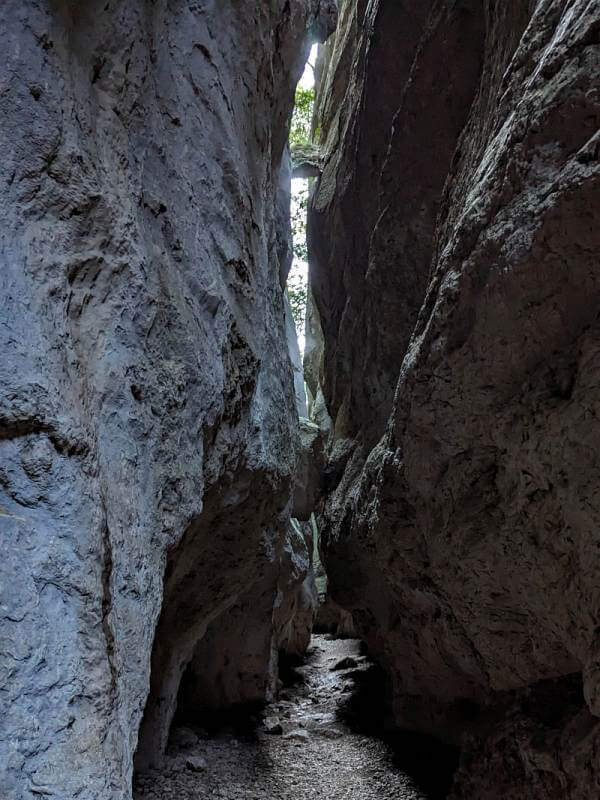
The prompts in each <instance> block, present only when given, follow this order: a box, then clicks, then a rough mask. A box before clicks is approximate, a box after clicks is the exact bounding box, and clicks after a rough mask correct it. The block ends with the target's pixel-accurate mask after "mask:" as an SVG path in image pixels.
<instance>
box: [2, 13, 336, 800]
mask: <svg viewBox="0 0 600 800" xmlns="http://www.w3.org/2000/svg"><path fill="white" fill-rule="evenodd" d="M330 15H331V8H330V4H324V6H323V7H321V4H320V3H319V2H317V1H316V0H310V1H309V0H297V2H294V3H291V4H284V3H272V4H256V3H250V2H242V3H235V4H230V3H226V4H223V3H216V2H214V0H208V1H207V2H202V3H198V2H189V3H183V4H181V3H179V4H177V3H176V4H173V3H166V2H162V0H161V1H159V2H156V3H140V2H138V0H116V1H115V2H111V3H104V2H103V3H95V2H92V3H79V2H75V0H62V1H61V2H52V3H45V2H43V3H39V2H36V1H35V0H27V1H26V2H23V0H18V2H17V0H7V1H6V2H4V3H2V4H1V7H0V44H1V49H2V53H3V60H2V65H1V67H0V119H1V122H0V125H1V128H2V134H1V136H0V186H1V187H2V191H1V192H0V209H1V212H2V232H1V237H0V295H1V297H2V307H1V310H0V347H1V351H2V360H1V362H0V515H1V516H0V535H1V536H2V540H3V543H4V544H3V551H2V553H3V557H2V563H1V565H0V591H1V595H2V596H1V600H0V613H1V621H0V636H1V639H2V642H1V647H0V678H1V681H0V684H1V687H2V709H3V713H2V717H1V721H0V794H1V795H2V797H3V799H4V798H5V799H6V800H33V798H37V797H39V796H40V795H48V796H52V797H54V798H56V800H72V798H74V797H77V798H79V800H127V798H129V797H130V796H131V777H132V766H133V757H134V753H135V752H136V748H137V749H138V757H139V762H140V763H141V764H150V763H153V762H154V761H156V760H157V759H159V758H160V756H161V753H162V751H163V750H164V747H165V745H166V741H167V735H168V730H169V724H170V721H171V718H172V715H173V713H174V710H175V705H176V698H177V692H178V688H179V681H180V678H181V675H182V672H183V670H184V668H185V665H186V664H187V663H188V661H189V659H190V658H191V657H192V655H193V652H194V650H195V648H196V646H197V644H198V641H199V640H200V639H201V638H202V636H203V635H204V633H205V632H206V630H207V629H208V628H209V626H210V625H211V624H213V623H215V621H216V620H217V619H218V617H219V616H220V615H223V614H225V613H226V612H227V610H228V609H229V608H232V607H233V606H234V605H235V603H237V602H239V601H240V600H241V599H243V598H244V596H245V595H246V594H247V593H248V592H249V591H250V590H251V587H252V586H253V585H259V584H260V578H261V575H262V572H263V570H264V569H265V568H268V570H270V574H272V575H273V581H274V585H275V586H276V584H277V580H278V574H277V573H278V569H279V567H278V564H279V558H280V555H281V552H282V548H283V545H284V541H285V536H286V531H287V529H288V517H289V497H290V490H291V481H292V476H293V472H294V469H295V443H296V436H297V435H296V427H297V415H296V411H295V407H294V399H293V390H292V378H291V370H290V365H289V360H288V356H287V350H286V339H285V328H284V301H283V294H282V290H281V274H282V273H283V272H284V265H282V261H283V260H284V259H285V255H284V253H283V251H282V242H284V241H285V240H286V239H288V240H289V232H286V231H282V230H281V207H282V204H283V205H285V197H283V199H282V191H283V190H282V186H283V187H284V184H285V180H284V179H282V177H281V172H280V169H279V167H280V163H281V160H282V156H283V152H284V144H285V140H286V135H287V123H288V119H289V115H290V112H291V103H292V97H293V87H294V84H295V82H296V81H297V79H298V77H299V75H300V74H301V71H302V68H303V63H304V60H305V58H306V55H307V52H308V47H309V41H308V38H307V31H308V30H309V29H310V28H311V27H312V28H313V29H315V30H316V29H317V28H319V27H320V28H323V24H324V22H325V20H326V19H328V18H329V16H330ZM288 167H289V163H288ZM287 174H288V176H289V170H288V173H287ZM284 188H285V187H284ZM263 589H264V587H263ZM263 624H264V625H265V626H266V627H267V628H270V626H271V624H272V623H271V615H270V614H269V615H267V616H266V618H265V620H264V622H263ZM144 709H145V721H144V724H143V726H142V730H141V735H140V739H139V747H138V729H139V728H140V722H141V719H142V714H143V713H144Z"/></svg>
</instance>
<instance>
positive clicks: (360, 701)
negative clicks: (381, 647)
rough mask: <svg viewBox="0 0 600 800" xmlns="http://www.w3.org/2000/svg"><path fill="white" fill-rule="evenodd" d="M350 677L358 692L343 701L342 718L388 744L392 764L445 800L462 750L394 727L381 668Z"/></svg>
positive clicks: (434, 799) (426, 791)
mask: <svg viewBox="0 0 600 800" xmlns="http://www.w3.org/2000/svg"><path fill="white" fill-rule="evenodd" d="M347 676H348V678H351V679H352V681H353V683H354V691H353V692H350V693H349V694H348V698H347V700H345V702H343V704H342V706H341V708H340V711H339V714H340V718H341V719H342V720H343V721H344V723H345V724H346V725H348V727H349V728H350V729H351V730H353V731H354V732H355V733H358V734H361V735H363V736H369V737H372V738H374V739H378V740H379V741H380V742H382V743H383V744H385V746H386V747H387V748H388V750H389V756H390V761H391V763H393V765H394V766H395V767H396V768H397V769H400V770H402V772H404V773H406V774H407V775H409V776H410V778H411V779H412V780H413V782H414V784H415V786H416V787H417V788H418V789H420V790H421V791H422V792H423V793H424V794H425V795H426V796H427V797H428V798H430V800H445V798H446V797H447V796H448V793H449V792H450V789H451V786H452V779H453V777H454V773H455V772H456V769H457V767H458V760H459V751H458V749H457V748H454V747H451V746H449V745H447V744H444V743H442V742H440V741H439V740H437V739H434V738H433V737H431V736H426V735H424V734H422V733H417V732H413V731H399V730H397V729H393V728H392V725H391V721H390V710H389V702H388V695H387V686H388V680H387V677H386V674H385V672H384V671H383V670H382V669H381V667H379V666H377V665H376V664H372V665H371V666H370V667H369V668H368V669H367V670H360V669H357V670H353V671H352V672H349V673H347Z"/></svg>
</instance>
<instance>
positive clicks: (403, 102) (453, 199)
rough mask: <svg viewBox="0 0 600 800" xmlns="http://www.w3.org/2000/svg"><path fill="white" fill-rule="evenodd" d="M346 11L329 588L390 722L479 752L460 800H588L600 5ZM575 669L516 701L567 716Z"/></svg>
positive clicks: (595, 650) (597, 602) (335, 93)
mask: <svg viewBox="0 0 600 800" xmlns="http://www.w3.org/2000/svg"><path fill="white" fill-rule="evenodd" d="M409 5H410V8H409ZM364 13H366V17H361V16H360V15H361V14H364ZM341 20H342V25H343V26H344V27H343V30H344V31H345V34H342V32H341V31H340V34H339V35H338V36H337V37H336V39H335V41H334V42H333V43H332V44H331V45H330V46H329V54H328V61H327V62H326V64H325V66H324V70H325V71H324V76H323V78H322V87H323V88H322V90H321V91H322V99H321V101H320V108H321V112H320V113H321V115H322V121H321V128H322V131H323V136H324V142H323V144H326V146H327V148H328V154H327V155H326V164H325V167H324V170H323V176H322V178H321V182H320V184H319V186H318V188H317V191H316V192H315V194H314V199H313V203H312V207H311V212H310V213H311V217H310V224H309V232H310V238H311V243H312V244H311V256H312V263H311V283H312V292H313V295H314V298H315V305H316V306H317V308H318V311H319V315H320V324H321V327H322V330H323V337H324V346H323V352H324V356H323V360H322V363H321V373H320V376H321V379H322V380H321V385H322V387H323V392H324V397H325V400H326V403H327V406H328V410H329V412H330V414H331V416H332V419H333V426H334V431H335V436H336V438H337V439H339V440H340V441H344V440H345V441H347V440H351V441H353V442H354V449H353V450H352V452H351V453H350V455H349V458H348V459H347V460H346V461H345V463H344V466H343V469H342V470H339V469H338V470H334V471H333V477H334V478H335V479H334V480H332V481H331V485H330V487H329V497H328V500H327V503H326V506H325V508H324V511H323V513H322V514H321V516H320V519H319V526H320V529H321V532H322V538H323V541H324V545H325V546H324V553H325V558H326V564H327V571H328V575H329V578H330V591H331V592H332V595H333V597H334V599H335V600H336V601H337V602H338V603H340V604H341V605H342V606H343V607H345V608H346V609H348V610H350V611H352V614H353V617H354V620H355V623H356V625H357V628H358V631H359V633H360V635H361V636H362V637H364V638H365V639H366V640H367V642H368V644H369V649H370V651H371V652H372V653H374V654H375V655H376V656H377V658H378V659H379V660H380V662H381V663H382V664H383V665H384V666H385V668H386V669H387V671H388V673H389V674H390V676H391V678H392V682H393V705H394V711H395V715H396V719H397V721H398V723H399V724H402V725H405V726H407V727H412V728H418V729H421V730H424V731H428V732H432V733H434V734H437V735H438V736H441V737H445V738H447V739H450V740H452V741H454V742H461V741H462V744H463V765H462V767H461V770H460V771H459V773H458V775H457V782H456V786H455V790H454V792H455V794H454V796H455V797H457V798H458V797H461V798H462V797H465V798H466V797H474V796H477V797H479V796H481V797H483V796H485V797H489V798H496V797H501V796H502V797H505V798H506V797H511V798H513V797H514V798H515V799H516V798H522V797H525V796H527V797H528V798H532V799H533V798H540V799H541V798H547V797H552V798H554V797H556V798H563V797H564V798H580V797H585V796H595V794H597V791H598V783H599V780H600V779H599V775H600V771H599V770H598V767H597V765H596V764H595V761H594V759H593V758H591V759H590V757H589V754H590V753H591V752H593V748H594V747H595V741H596V738H597V733H596V728H597V724H596V722H595V719H596V718H597V717H598V716H600V703H599V701H598V698H599V697H600V690H599V688H598V687H599V685H600V684H599V682H598V677H599V675H600V668H599V666H598V665H599V652H600V650H599V644H598V636H597V628H598V610H599V608H600V594H599V584H598V581H597V575H598V574H599V569H600V563H599V561H598V559H599V555H598V553H599V552H600V551H599V549H598V547H597V533H596V532H597V530H598V521H599V517H600V505H599V502H598V496H597V491H596V488H595V487H596V483H597V479H598V466H597V463H596V462H597V459H596V457H595V453H596V450H597V448H598V444H599V441H598V439H599V436H600V428H599V427H598V425H597V423H596V410H595V409H596V406H597V404H598V402H599V401H600V395H599V393H598V389H597V375H596V372H597V367H596V362H597V356H598V353H599V352H600V334H599V330H598V325H597V319H596V309H597V306H598V302H599V301H600V270H599V268H598V261H597V253H598V251H599V248H600V224H599V223H600V204H599V202H598V197H599V189H600V165H599V161H598V152H599V151H598V118H599V117H598V115H599V113H600V105H599V103H600V97H599V95H598V91H597V86H598V82H599V79H600V59H599V55H598V27H599V25H600V9H599V8H598V5H597V4H596V3H592V4H590V3H587V2H585V0H581V2H579V0H575V1H574V2H573V3H570V4H565V3H563V2H561V0H549V2H543V3H542V2H533V3H530V2H525V1H523V2H515V3H488V4H485V7H484V6H483V5H482V4H480V3H476V2H472V3H471V2H461V3H456V4H443V3H435V2H431V3H423V4H420V5H419V7H418V9H416V7H415V5H414V4H408V3H403V2H391V0H388V1H386V0H381V1H380V2H378V3H371V4H369V5H368V8H367V10H366V12H365V8H364V6H363V5H362V4H352V3H347V4H345V5H343V6H342V9H341ZM398 42H402V47H398ZM382 75H386V76H387V77H388V78H389V81H387V85H385V86H384V85H383V84H385V83H386V82H384V81H382V80H381V76H382ZM340 97H341V98H343V102H341V103H340V102H339V98H340ZM367 169H370V170H372V174H373V175H374V176H375V177H374V178H371V180H370V181H369V180H367V179H366V178H365V175H366V170H367ZM374 185H375V186H376V187H377V190H376V191H374V190H373V186H374ZM334 187H335V188H336V191H334ZM348 220H351V223H352V231H353V235H352V237H344V236H342V232H343V231H344V230H345V229H346V230H347V225H348ZM358 330H360V331H361V335H357V331H358ZM361 376H364V377H361ZM338 463H341V462H338ZM572 675H575V676H579V681H580V695H579V698H578V700H577V701H576V702H575V701H573V700H572V699H571V700H570V701H569V703H570V704H571V705H570V706H569V708H566V709H565V710H564V713H563V714H562V716H561V715H560V714H558V715H557V716H556V718H555V719H552V720H547V719H546V720H544V719H540V718H539V713H540V712H539V710H538V711H536V710H535V709H532V704H533V705H534V702H533V700H532V704H530V705H529V706H528V705H527V702H526V698H525V694H526V693H527V692H529V691H530V692H531V695H532V697H535V695H536V692H537V691H538V689H537V687H539V686H540V684H543V685H544V686H546V685H547V686H549V689H548V691H547V692H546V693H545V695H544V696H545V701H544V702H545V704H546V705H551V704H552V702H554V701H556V704H557V705H558V706H561V703H562V700H561V698H562V697H563V691H564V687H563V684H562V682H563V681H565V680H566V678H567V677H568V676H572ZM545 682H550V683H548V684H546V683H545ZM552 682H554V683H552ZM511 692H513V693H515V692H516V693H524V694H522V695H521V694H519V696H518V697H517V698H516V699H515V700H514V703H513V704H512V705H511V704H510V703H508V702H507V699H506V695H507V693H511ZM536 702H537V701H536ZM540 707H541V706H540ZM511 709H512V710H511ZM536 731H537V732H539V737H538V736H537V734H536ZM465 734H467V736H466V738H463V737H464V736H465ZM538 738H539V740H538Z"/></svg>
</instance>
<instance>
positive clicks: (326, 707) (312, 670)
mask: <svg viewBox="0 0 600 800" xmlns="http://www.w3.org/2000/svg"><path fill="white" fill-rule="evenodd" d="M285 677H286V678H287V680H286V681H285V683H286V686H285V688H284V689H283V690H282V692H281V693H280V699H279V701H278V702H276V703H273V704H271V705H270V706H268V707H267V708H266V709H265V710H264V711H263V712H262V713H261V714H260V716H259V717H254V718H253V719H250V720H249V719H248V717H246V718H245V719H244V720H241V719H240V718H238V719H237V721H236V723H235V724H233V723H232V724H231V725H230V726H229V728H227V729H225V730H221V731H218V732H215V733H213V735H209V734H208V733H207V731H206V730H202V729H200V728H196V727H194V726H190V727H184V728H181V727H180V728H176V729H174V731H173V734H172V738H171V744H170V747H169V755H168V756H167V758H166V763H165V767H164V769H163V770H161V771H153V772H148V773H145V774H141V775H138V776H137V777H136V781H135V787H134V798H135V800H157V799H158V798H160V800H204V798H211V800H214V798H221V800H313V798H314V800H320V798H323V799H325V798H327V800H372V799H373V800H374V799H375V798H377V800H383V799H384V798H394V800H440V799H441V798H443V797H445V796H446V793H447V790H448V785H449V781H450V776H451V774H452V768H453V766H454V754H452V753H448V751H446V750H444V749H443V748H441V747H440V746H439V745H437V744H436V743H434V742H432V741H431V740H429V739H426V738H424V737H420V736H416V735H412V734H411V735H409V734H395V735H394V734H385V733H384V730H383V729H384V724H383V722H384V711H383V708H384V706H383V702H382V689H383V683H384V681H383V676H382V674H381V673H380V671H379V670H378V669H377V668H376V667H374V666H373V665H372V664H371V663H370V662H369V660H368V658H367V657H366V656H365V655H363V654H362V650H361V643H360V642H359V641H357V640H339V639H337V640H332V639H331V638H330V637H328V636H314V637H313V640H312V644H311V648H310V650H309V652H308V656H307V659H306V661H305V662H304V663H303V664H302V665H300V666H298V667H296V668H295V669H294V670H289V674H287V675H286V676H285Z"/></svg>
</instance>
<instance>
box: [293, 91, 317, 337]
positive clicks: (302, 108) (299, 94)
mask: <svg viewBox="0 0 600 800" xmlns="http://www.w3.org/2000/svg"><path fill="white" fill-rule="evenodd" d="M314 103H315V90H314V89H305V88H303V87H302V86H298V87H297V89H296V97H295V104H294V113H293V116H292V124H291V128H290V147H292V148H294V147H306V146H309V145H310V144H311V128H312V116H313V108H314ZM307 209H308V180H302V179H296V180H294V181H293V183H292V209H291V222H292V235H293V249H294V263H293V265H292V269H291V270H290V275H289V277H288V282H287V290H288V295H289V298H290V304H291V306H292V314H293V316H294V322H295V324H296V330H297V331H298V334H299V335H300V336H302V335H303V333H304V318H305V315H306V295H307V287H306V261H307V260H308V251H307V247H306V213H307Z"/></svg>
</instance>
